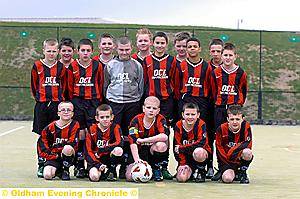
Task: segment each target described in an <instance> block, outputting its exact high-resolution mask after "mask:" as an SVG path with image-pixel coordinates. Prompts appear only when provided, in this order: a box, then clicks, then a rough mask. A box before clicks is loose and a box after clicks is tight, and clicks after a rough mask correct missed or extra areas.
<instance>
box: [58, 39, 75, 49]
mask: <svg viewBox="0 0 300 199" xmlns="http://www.w3.org/2000/svg"><path fill="white" fill-rule="evenodd" d="M62 46H68V47H71V48H72V49H73V50H74V48H75V45H74V42H73V40H72V39H71V38H67V37H63V38H62V39H61V40H60V43H59V45H58V49H59V50H60V49H61V48H62Z"/></svg>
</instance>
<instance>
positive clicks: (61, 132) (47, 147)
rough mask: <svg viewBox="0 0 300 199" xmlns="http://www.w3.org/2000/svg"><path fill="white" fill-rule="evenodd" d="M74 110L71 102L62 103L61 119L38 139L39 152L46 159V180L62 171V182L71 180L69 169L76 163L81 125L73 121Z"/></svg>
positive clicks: (60, 107)
mask: <svg viewBox="0 0 300 199" xmlns="http://www.w3.org/2000/svg"><path fill="white" fill-rule="evenodd" d="M73 109H74V108H73V104H72V103H71V102H61V103H60V104H59V105H58V113H57V114H58V115H59V118H60V119H59V120H56V121H54V122H52V123H50V124H49V125H48V126H47V127H45V128H44V130H43V131H42V132H41V137H40V138H39V139H38V142H37V152H38V155H39V157H42V158H44V159H45V167H44V169H43V177H44V178H45V179H46V180H51V179H52V178H53V177H55V175H57V174H58V173H59V171H60V170H61V169H63V172H62V176H61V178H62V180H70V174H69V168H70V166H72V165H73V162H74V155H75V153H76V151H77V141H78V133H79V123H78V122H77V121H75V120H72V117H73Z"/></svg>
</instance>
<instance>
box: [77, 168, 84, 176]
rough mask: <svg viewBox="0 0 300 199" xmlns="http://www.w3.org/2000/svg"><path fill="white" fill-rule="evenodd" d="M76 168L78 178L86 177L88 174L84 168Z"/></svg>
mask: <svg viewBox="0 0 300 199" xmlns="http://www.w3.org/2000/svg"><path fill="white" fill-rule="evenodd" d="M76 170H77V172H76V178H84V177H85V176H86V174H85V169H84V168H77V169H76Z"/></svg>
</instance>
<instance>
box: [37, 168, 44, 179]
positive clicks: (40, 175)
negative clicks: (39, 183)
mask: <svg viewBox="0 0 300 199" xmlns="http://www.w3.org/2000/svg"><path fill="white" fill-rule="evenodd" d="M36 175H37V177H38V178H44V166H39V167H38V170H37V174H36Z"/></svg>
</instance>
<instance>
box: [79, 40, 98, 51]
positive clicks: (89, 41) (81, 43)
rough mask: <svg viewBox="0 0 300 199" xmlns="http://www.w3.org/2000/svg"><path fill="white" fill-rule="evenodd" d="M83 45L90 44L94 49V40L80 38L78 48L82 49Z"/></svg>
mask: <svg viewBox="0 0 300 199" xmlns="http://www.w3.org/2000/svg"><path fill="white" fill-rule="evenodd" d="M81 45H89V46H91V47H92V50H94V46H93V42H92V41H91V40H90V39H80V41H79V42H78V46H77V48H78V50H79V49H80V46H81Z"/></svg>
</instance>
